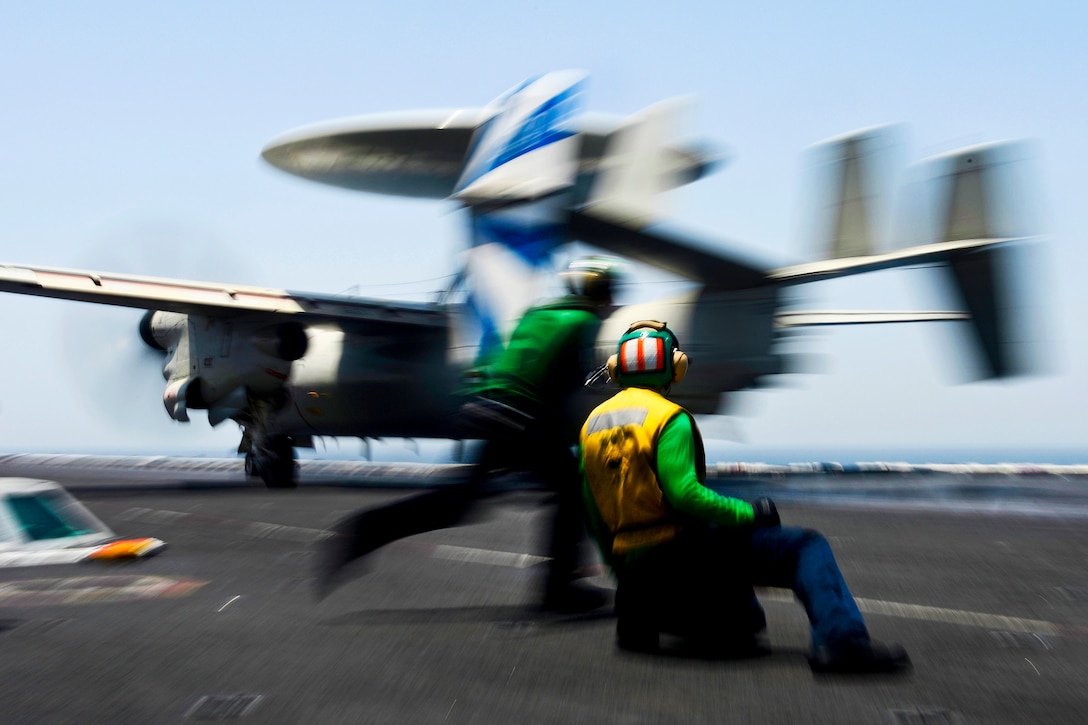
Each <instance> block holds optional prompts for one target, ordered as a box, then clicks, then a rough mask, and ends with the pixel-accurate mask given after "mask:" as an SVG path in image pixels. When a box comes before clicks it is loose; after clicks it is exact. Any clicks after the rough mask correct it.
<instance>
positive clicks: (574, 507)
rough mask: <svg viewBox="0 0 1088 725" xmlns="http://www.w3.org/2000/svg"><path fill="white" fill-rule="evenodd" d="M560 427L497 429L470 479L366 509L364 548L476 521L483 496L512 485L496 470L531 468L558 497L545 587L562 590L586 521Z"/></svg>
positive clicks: (574, 459) (573, 570) (573, 568)
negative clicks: (515, 430) (508, 431)
mask: <svg viewBox="0 0 1088 725" xmlns="http://www.w3.org/2000/svg"><path fill="white" fill-rule="evenodd" d="M558 430H559V429H558V428H556V427H553V426H545V425H541V426H539V427H535V428H533V429H529V430H526V431H523V432H519V433H518V434H513V433H511V434H497V435H495V436H493V437H492V438H490V439H489V440H487V441H486V442H485V443H484V445H483V448H482V451H481V453H480V456H479V458H478V459H477V461H476V464H475V466H474V467H473V469H472V473H471V474H470V475H469V476H468V478H467V480H465V481H462V482H459V483H453V484H447V485H444V486H441V487H439V488H435V489H432V490H430V491H426V492H424V493H420V494H416V495H414V496H409V497H407V498H403V499H400V500H398V501H394V502H393V503H390V504H386V505H384V506H379V507H377V508H373V509H369V510H367V511H366V512H364V513H363V514H362V516H365V528H366V535H365V541H364V543H363V546H362V549H363V550H362V551H361V552H360V553H366V552H369V551H373V550H374V549H377V548H379V547H380V546H384V545H385V544H388V543H391V542H393V541H396V540H397V539H402V538H404V537H406V536H412V535H415V534H421V533H424V532H427V531H434V530H436V529H443V528H449V527H451V526H459V525H462V524H466V523H471V522H472V521H473V519H474V514H475V513H476V512H477V510H478V508H479V504H480V502H481V501H483V500H484V499H487V498H491V497H493V496H495V495H497V494H500V493H503V492H506V491H507V490H508V489H507V488H506V487H504V486H503V485H502V484H501V483H499V482H497V481H496V480H495V477H496V475H498V474H501V473H503V472H506V471H518V472H528V473H529V474H530V475H532V476H534V477H535V478H537V479H539V482H540V483H541V484H543V485H544V486H546V487H547V488H548V490H550V491H551V492H552V493H553V495H554V498H555V504H554V513H553V516H552V520H551V524H550V530H549V536H548V555H549V556H550V562H549V568H548V576H547V581H546V587H547V590H548V591H556V590H560V589H562V587H564V586H566V585H567V584H569V583H570V581H571V580H572V579H574V578H576V570H577V568H578V563H579V549H580V545H581V542H582V540H583V538H584V536H585V526H584V519H583V512H582V500H581V490H580V486H579V480H578V479H579V474H578V461H577V457H576V456H575V454H574V452H573V451H572V449H571V447H570V446H569V445H568V444H567V443H566V442H565V441H564V440H563V439H562V437H561V436H559V435H558V434H557V432H556V431H558ZM352 526H358V524H352Z"/></svg>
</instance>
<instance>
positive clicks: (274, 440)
mask: <svg viewBox="0 0 1088 725" xmlns="http://www.w3.org/2000/svg"><path fill="white" fill-rule="evenodd" d="M245 471H246V475H247V476H250V477H255V476H260V477H261V480H262V481H264V485H265V486H266V487H268V488H295V487H297V486H298V464H297V463H296V462H295V448H294V446H293V445H292V443H291V439H290V437H288V436H273V437H271V438H269V439H268V441H267V442H266V444H265V446H263V447H262V448H261V449H260V452H259V453H254V452H250V453H246V462H245Z"/></svg>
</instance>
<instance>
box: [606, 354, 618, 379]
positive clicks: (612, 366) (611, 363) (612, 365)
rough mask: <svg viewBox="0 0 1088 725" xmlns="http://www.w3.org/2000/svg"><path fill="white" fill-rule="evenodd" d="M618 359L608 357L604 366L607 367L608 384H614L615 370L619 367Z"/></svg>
mask: <svg viewBox="0 0 1088 725" xmlns="http://www.w3.org/2000/svg"><path fill="white" fill-rule="evenodd" d="M619 364H620V358H619V355H609V356H608V362H607V363H605V365H606V366H607V367H608V382H610V383H614V382H616V368H617V367H619Z"/></svg>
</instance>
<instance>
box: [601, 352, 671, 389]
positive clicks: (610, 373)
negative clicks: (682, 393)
mask: <svg viewBox="0 0 1088 725" xmlns="http://www.w3.org/2000/svg"><path fill="white" fill-rule="evenodd" d="M610 374H611V373H610ZM687 374H688V354H687V353H686V352H684V351H683V350H673V351H672V381H673V382H674V383H679V382H680V381H681V380H683V379H684V376H685V375H687Z"/></svg>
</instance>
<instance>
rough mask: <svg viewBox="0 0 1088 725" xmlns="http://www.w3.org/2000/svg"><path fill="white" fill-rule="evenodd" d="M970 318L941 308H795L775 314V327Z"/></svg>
mask: <svg viewBox="0 0 1088 725" xmlns="http://www.w3.org/2000/svg"><path fill="white" fill-rule="evenodd" d="M968 319H970V315H969V314H968V313H966V312H957V311H949V312H941V311H919V312H910V311H898V310H895V311H886V312H878V311H869V310H797V311H791V312H779V313H778V314H776V315H775V318H774V324H775V327H779V328H786V327H819V326H824V325H880V324H889V323H896V322H949V321H960V322H962V321H964V320H968Z"/></svg>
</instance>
